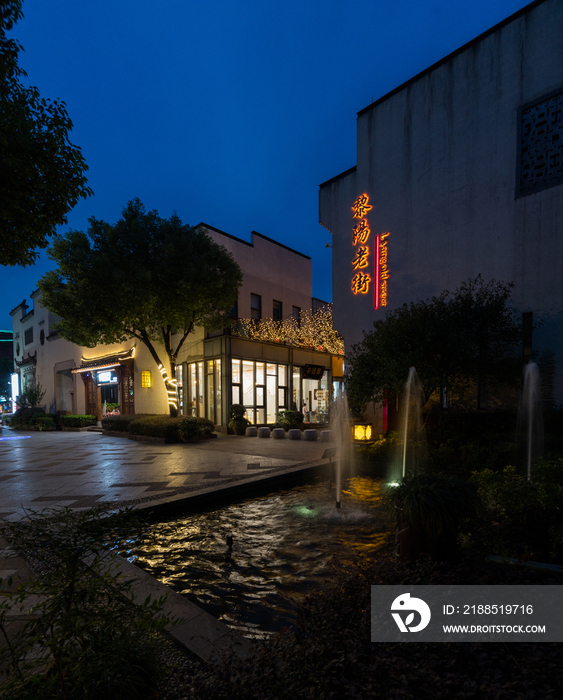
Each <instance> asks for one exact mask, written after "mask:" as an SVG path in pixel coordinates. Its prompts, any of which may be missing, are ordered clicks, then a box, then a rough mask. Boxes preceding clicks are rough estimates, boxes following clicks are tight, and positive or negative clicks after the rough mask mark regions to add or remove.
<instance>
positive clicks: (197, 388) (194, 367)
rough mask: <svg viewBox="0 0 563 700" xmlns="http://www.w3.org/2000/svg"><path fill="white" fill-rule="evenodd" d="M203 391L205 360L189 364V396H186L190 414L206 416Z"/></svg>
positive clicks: (185, 399)
mask: <svg viewBox="0 0 563 700" xmlns="http://www.w3.org/2000/svg"><path fill="white" fill-rule="evenodd" d="M203 391H204V382H203V362H192V363H190V364H189V365H188V386H187V396H186V397H184V401H185V404H186V413H187V415H188V416H196V417H197V416H201V417H203V416H204V412H203Z"/></svg>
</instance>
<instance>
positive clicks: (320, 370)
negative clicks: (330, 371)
mask: <svg viewBox="0 0 563 700" xmlns="http://www.w3.org/2000/svg"><path fill="white" fill-rule="evenodd" d="M324 371H325V368H324V367H323V366H322V365H305V366H304V367H303V379H322V378H323V374H324Z"/></svg>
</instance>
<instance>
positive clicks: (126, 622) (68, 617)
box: [0, 507, 170, 700]
mask: <svg viewBox="0 0 563 700" xmlns="http://www.w3.org/2000/svg"><path fill="white" fill-rule="evenodd" d="M142 527H143V526H142V525H141V523H140V521H138V520H137V519H136V518H135V517H134V514H133V513H132V512H131V511H122V512H120V513H118V514H111V513H109V512H108V511H107V510H105V509H104V508H103V507H98V508H94V509H89V510H87V511H84V512H79V513H76V512H72V511H71V510H70V509H68V508H67V509H62V510H59V511H56V510H52V511H49V510H47V511H44V512H43V513H35V512H33V511H28V512H26V520H25V521H23V522H21V523H11V524H7V525H4V526H3V527H2V528H1V529H0V534H2V535H3V536H4V537H6V538H8V539H9V540H10V543H11V545H12V546H13V547H14V548H16V549H20V550H23V551H33V552H34V556H36V557H38V558H39V559H40V560H41V562H42V570H41V571H42V573H41V577H40V578H39V577H33V578H32V579H31V580H29V581H27V582H25V583H24V584H22V585H21V586H19V587H18V588H16V587H15V586H14V589H15V590H13V591H6V585H4V586H3V589H4V590H3V601H2V602H0V632H1V633H2V637H3V641H4V642H5V643H4V644H3V645H2V646H1V647H0V666H1V667H2V669H3V670H5V671H6V672H7V673H6V677H5V678H4V679H3V680H5V681H7V682H4V683H2V698H4V699H5V700H56V699H57V698H69V699H70V698H83V699H84V700H93V699H94V698H104V700H113V699H115V700H118V699H119V700H122V699H123V698H137V699H138V700H142V699H146V700H149V698H154V697H156V693H157V684H158V679H159V677H160V676H161V675H162V670H163V666H162V663H161V660H160V658H159V647H160V645H161V642H162V640H161V638H160V636H159V635H158V634H156V631H157V630H161V629H163V627H164V626H165V625H166V624H167V623H168V622H169V621H170V618H168V617H166V616H163V615H162V614H161V610H162V605H163V599H159V600H154V601H151V600H150V596H149V598H147V600H146V601H145V603H144V604H142V605H137V606H135V605H133V604H132V603H131V602H130V599H131V592H130V584H131V582H130V581H124V580H123V579H122V578H121V579H120V578H114V573H115V564H114V563H112V562H113V560H114V559H115V554H112V553H110V552H109V551H108V550H107V549H105V548H104V547H103V546H102V544H103V542H104V539H105V538H106V533H111V535H115V537H116V539H121V538H122V537H128V536H131V535H133V534H134V533H138V530H139V528H142ZM86 558H87V559H88V561H89V566H90V567H91V570H90V569H87V568H86V567H85V566H84V564H83V560H84V559H86ZM4 583H7V584H8V588H9V587H11V585H12V582H11V580H9V581H8V582H4ZM126 597H127V598H129V600H126V599H125V598H126ZM20 605H21V606H25V607H26V608H29V607H30V605H33V612H34V614H33V615H31V616H30V615H25V616H23V617H25V618H27V619H23V618H22V624H21V625H20V626H19V627H15V628H14V626H13V625H10V621H9V614H10V608H11V607H12V606H16V608H17V607H19V606H20Z"/></svg>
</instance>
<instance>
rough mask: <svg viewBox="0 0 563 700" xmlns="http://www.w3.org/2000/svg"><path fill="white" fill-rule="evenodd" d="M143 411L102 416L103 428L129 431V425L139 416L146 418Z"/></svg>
mask: <svg viewBox="0 0 563 700" xmlns="http://www.w3.org/2000/svg"><path fill="white" fill-rule="evenodd" d="M146 417H147V416H146V415H145V414H143V413H137V414H127V415H120V416H105V417H104V418H102V428H103V429H104V430H115V431H116V432H118V433H128V432H129V426H130V425H131V423H132V422H133V421H135V420H138V419H139V418H146Z"/></svg>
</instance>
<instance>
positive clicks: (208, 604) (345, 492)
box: [120, 477, 390, 637]
mask: <svg viewBox="0 0 563 700" xmlns="http://www.w3.org/2000/svg"><path fill="white" fill-rule="evenodd" d="M382 486H383V482H382V481H381V480H377V479H372V478H369V477H354V478H348V479H343V482H342V507H341V509H340V510H337V509H336V508H335V500H334V483H333V484H332V489H330V488H329V482H328V481H327V480H326V479H324V478H321V477H311V478H310V479H308V480H307V482H305V483H303V482H301V483H300V484H299V485H296V486H293V487H292V488H287V489H283V490H277V491H275V492H269V493H263V494H259V495H256V496H254V497H252V498H246V499H240V500H237V501H232V502H228V503H225V504H224V505H221V507H218V508H214V509H213V510H212V509H206V510H201V509H200V510H198V512H193V513H190V514H186V515H181V516H176V517H174V519H170V520H168V521H160V522H158V523H154V524H153V525H152V526H151V532H150V534H151V537H152V541H151V540H150V539H149V538H147V539H145V540H141V541H128V542H127V543H125V544H124V545H122V546H121V547H120V553H121V554H122V556H125V557H126V558H127V559H128V560H129V561H131V562H134V563H135V564H137V565H139V566H141V567H142V568H143V569H145V570H146V571H148V572H149V573H151V574H152V575H153V576H155V577H156V578H157V579H158V580H160V581H161V582H163V583H165V584H166V585H168V586H170V587H171V588H172V589H173V590H174V591H176V592H177V593H180V594H181V595H184V596H186V597H187V598H189V599H190V600H192V601H193V602H194V603H197V604H198V605H199V606H200V607H202V608H203V609H204V610H206V611H207V612H209V613H211V614H212V615H214V616H215V617H217V618H219V619H221V620H223V621H224V622H225V623H226V624H228V625H229V626H231V627H233V628H236V629H238V630H239V631H240V632H242V633H243V634H245V635H246V636H254V637H261V636H264V635H267V634H270V633H272V632H275V631H277V630H280V629H281V628H282V627H284V626H287V625H290V624H292V623H294V622H295V619H296V606H297V602H298V601H299V599H300V598H301V597H302V596H304V595H306V594H307V593H309V592H311V591H313V590H315V589H319V588H320V587H321V586H322V584H323V583H324V582H325V581H327V580H329V579H330V578H331V576H333V568H332V567H333V566H334V565H336V566H337V567H339V568H344V569H347V568H350V567H351V564H352V561H353V559H354V557H355V556H357V555H359V554H368V555H375V553H376V552H377V550H379V549H381V548H383V547H386V546H387V544H388V542H389V541H390V535H389V532H390V526H389V519H388V516H387V514H386V513H385V511H384V510H383V509H382V508H381V496H382ZM229 535H232V537H233V544H232V547H229V546H227V540H228V537H229Z"/></svg>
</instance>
